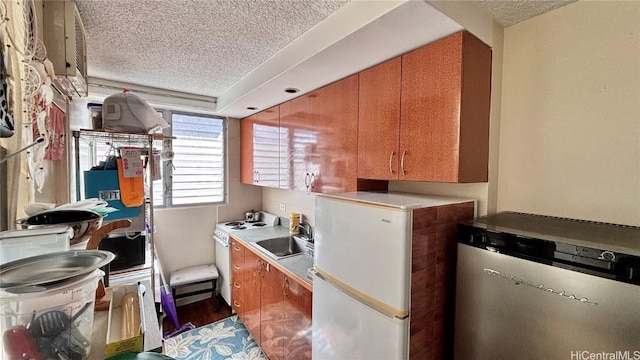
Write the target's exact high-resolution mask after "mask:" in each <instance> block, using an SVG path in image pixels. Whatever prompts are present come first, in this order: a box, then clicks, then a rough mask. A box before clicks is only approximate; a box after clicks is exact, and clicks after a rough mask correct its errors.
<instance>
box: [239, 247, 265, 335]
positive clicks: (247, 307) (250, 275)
mask: <svg viewBox="0 0 640 360" xmlns="http://www.w3.org/2000/svg"><path fill="white" fill-rule="evenodd" d="M262 261H264V260H262V259H260V258H259V257H258V256H257V255H256V254H254V253H253V252H252V251H251V250H246V251H245V254H244V268H245V270H244V279H245V281H244V283H243V286H244V289H243V294H244V298H243V302H242V306H243V307H244V310H243V314H244V317H241V318H242V321H243V322H244V325H245V326H246V327H247V329H248V330H249V332H250V333H251V335H252V336H253V337H254V338H255V339H256V341H257V342H258V344H260V341H261V340H260V339H261V338H260V296H261V279H262V271H261V266H262Z"/></svg>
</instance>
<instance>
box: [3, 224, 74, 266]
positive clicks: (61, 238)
mask: <svg viewBox="0 0 640 360" xmlns="http://www.w3.org/2000/svg"><path fill="white" fill-rule="evenodd" d="M72 237H73V229H72V228H71V227H70V226H67V225H59V226H47V227H41V228H35V229H23V230H7V231H3V232H0V264H6V263H8V262H11V261H14V260H19V259H23V258H26V257H30V256H36V255H42V254H48V253H51V252H57V251H67V250H69V242H70V240H71V238H72Z"/></svg>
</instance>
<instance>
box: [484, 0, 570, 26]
mask: <svg viewBox="0 0 640 360" xmlns="http://www.w3.org/2000/svg"><path fill="white" fill-rule="evenodd" d="M575 1H577V0H479V1H478V5H479V6H480V7H481V8H483V9H484V10H485V11H486V12H488V13H489V15H491V17H493V19H494V20H495V21H496V22H497V23H498V24H500V25H502V26H504V27H507V26H511V25H513V24H517V23H519V22H520V21H524V20H527V19H528V18H531V17H534V16H537V15H540V14H543V13H546V12H547V11H551V10H553V9H557V8H559V7H561V6H564V5H567V4H570V3H572V2H575Z"/></svg>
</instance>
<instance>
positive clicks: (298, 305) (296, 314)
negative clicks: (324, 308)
mask: <svg viewBox="0 0 640 360" xmlns="http://www.w3.org/2000/svg"><path fill="white" fill-rule="evenodd" d="M311 298H312V294H311V291H309V290H307V289H305V288H304V287H303V286H302V285H300V284H298V283H297V282H296V281H293V280H291V279H289V278H285V281H284V302H283V314H284V326H283V329H284V339H285V340H284V344H283V345H284V355H285V359H292V360H293V359H296V360H298V359H311V335H312V331H311V307H312V306H311V305H312V304H311Z"/></svg>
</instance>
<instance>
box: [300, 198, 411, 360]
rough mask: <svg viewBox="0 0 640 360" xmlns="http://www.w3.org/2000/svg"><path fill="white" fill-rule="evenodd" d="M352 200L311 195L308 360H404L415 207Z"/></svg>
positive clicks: (395, 201) (403, 201) (397, 201)
mask: <svg viewBox="0 0 640 360" xmlns="http://www.w3.org/2000/svg"><path fill="white" fill-rule="evenodd" d="M350 194H351V195H348V194H343V196H342V197H333V196H326V195H320V196H318V197H316V208H315V211H316V231H315V260H314V267H315V275H314V279H313V359H318V360H324V359H385V360H387V359H406V358H407V357H408V348H409V347H408V345H409V302H410V295H411V294H410V271H411V227H412V223H411V222H412V220H411V219H412V216H411V214H412V212H411V207H412V205H416V204H415V202H414V201H412V200H411V199H412V197H407V196H402V195H397V196H395V195H390V194H378V193H350ZM390 196H392V197H393V198H390Z"/></svg>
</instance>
